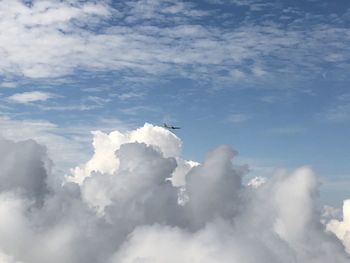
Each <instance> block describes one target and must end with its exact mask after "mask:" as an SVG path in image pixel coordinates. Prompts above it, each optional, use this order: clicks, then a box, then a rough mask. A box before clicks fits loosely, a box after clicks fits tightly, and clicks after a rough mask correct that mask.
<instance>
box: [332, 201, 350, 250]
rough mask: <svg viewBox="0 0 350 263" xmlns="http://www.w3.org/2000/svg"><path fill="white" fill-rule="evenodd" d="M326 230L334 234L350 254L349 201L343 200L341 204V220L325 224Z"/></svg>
mask: <svg viewBox="0 0 350 263" xmlns="http://www.w3.org/2000/svg"><path fill="white" fill-rule="evenodd" d="M326 227H327V230H328V231H330V232H332V233H334V234H335V235H336V236H337V237H338V238H339V239H340V240H341V241H342V242H343V244H344V246H345V248H346V250H347V252H348V253H350V200H345V201H344V204H343V219H342V220H337V219H333V220H330V221H329V222H328V223H327V224H326Z"/></svg>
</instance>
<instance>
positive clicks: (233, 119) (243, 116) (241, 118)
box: [226, 113, 252, 124]
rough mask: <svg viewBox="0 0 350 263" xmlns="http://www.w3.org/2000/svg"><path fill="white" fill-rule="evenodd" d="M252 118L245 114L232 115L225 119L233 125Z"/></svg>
mask: <svg viewBox="0 0 350 263" xmlns="http://www.w3.org/2000/svg"><path fill="white" fill-rule="evenodd" d="M251 118H252V117H251V116H250V115H248V114H245V113H234V114H231V115H229V116H228V117H227V118H226V121H227V122H229V123H233V124H238V123H243V122H246V121H248V120H250V119H251Z"/></svg>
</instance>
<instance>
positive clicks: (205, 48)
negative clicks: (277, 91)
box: [0, 0, 350, 83]
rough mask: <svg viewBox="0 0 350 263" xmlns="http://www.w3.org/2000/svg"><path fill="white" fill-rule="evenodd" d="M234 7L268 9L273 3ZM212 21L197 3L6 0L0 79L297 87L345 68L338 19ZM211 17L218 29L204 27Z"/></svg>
mask: <svg viewBox="0 0 350 263" xmlns="http://www.w3.org/2000/svg"><path fill="white" fill-rule="evenodd" d="M233 3H234V4H236V5H240V6H246V5H248V6H250V7H251V9H259V8H260V9H263V10H266V5H267V4H269V2H266V3H263V2H261V1H233ZM277 7H278V5H277V6H276V8H277ZM281 8H282V7H281ZM216 15H217V13H216V12H214V11H207V10H201V9H200V8H199V6H198V5H197V4H195V3H191V2H182V1H170V0H167V1H165V0H162V1H153V0H152V1H150V0H148V1H146V0H140V1H124V2H122V3H118V4H116V5H114V6H112V5H110V4H108V2H105V1H101V2H93V1H87V2H76V3H74V4H73V3H72V2H71V1H67V2H65V1H45V2H40V1H35V2H33V4H32V5H30V6H28V5H25V4H24V3H23V2H21V1H18V0H16V1H9V0H5V1H2V2H1V3H0V31H1V32H3V34H2V35H1V36H0V50H1V51H0V55H1V57H2V62H1V63H0V74H3V75H18V76H21V75H24V76H25V77H27V78H48V77H49V78H52V77H60V76H68V75H70V74H72V73H74V72H75V71H76V70H80V69H83V70H85V71H99V72H101V71H112V72H115V73H123V77H124V78H128V77H130V76H139V77H142V76H143V75H148V76H150V77H151V76H159V75H162V76H171V75H172V76H183V77H187V78H195V79H202V80H207V79H210V80H220V81H224V82H225V81H227V82H228V83H230V82H232V81H237V80H239V81H242V80H245V81H252V80H253V79H260V78H266V79H269V78H271V77H272V76H275V75H277V76H278V75H280V74H284V75H285V76H289V77H290V78H292V76H293V73H295V72H298V75H299V76H301V77H309V76H310V75H312V76H315V74H316V75H317V74H319V73H320V72H322V68H323V64H324V63H330V66H331V69H334V70H335V69H337V70H338V69H343V70H345V69H346V68H348V64H347V63H346V61H347V60H348V59H349V56H350V55H349V52H348V46H349V43H350V36H349V35H348V34H347V28H344V27H343V25H342V24H341V22H337V21H341V20H342V18H341V17H340V16H337V15H333V16H332V17H329V16H328V15H323V16H322V15H321V16H320V15H319V16H316V15H315V16H313V15H312V14H307V13H302V12H301V13H297V14H293V18H292V21H290V22H289V25H288V27H287V28H286V27H285V26H284V22H283V21H280V20H279V18H278V17H277V18H274V19H267V18H266V19H265V20H266V21H265V20H264V17H263V16H262V17H261V19H263V21H260V22H259V24H257V23H256V21H254V20H253V19H251V18H250V17H248V16H247V17H245V18H242V19H244V23H237V22H235V23H233V22H234V21H233V20H232V21H230V20H229V17H228V18H225V17H227V16H224V15H225V12H224V11H223V16H222V18H217V16H216ZM227 15H229V14H227ZM208 18H213V19H216V20H215V21H217V22H216V23H204V21H208ZM209 20H210V19H209ZM330 20H331V21H332V23H329V21H330ZM315 21H316V22H315ZM242 22H243V20H242ZM305 23H308V25H309V26H308V27H305V26H304V24H305ZM228 25H230V26H228ZM5 36H6V37H5ZM296 47H297V48H296ZM334 49H336V50H337V52H336V53H335V51H334ZM339 59H341V62H342V63H341V65H340V64H339ZM334 63H338V64H334ZM328 68H329V66H328Z"/></svg>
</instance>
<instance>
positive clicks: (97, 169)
mask: <svg viewBox="0 0 350 263" xmlns="http://www.w3.org/2000/svg"><path fill="white" fill-rule="evenodd" d="M94 136H95V137H94V142H93V146H94V147H95V153H94V155H93V156H92V157H91V160H90V161H88V162H87V163H86V164H82V165H81V166H79V169H78V168H76V169H73V170H72V175H71V176H70V177H67V178H70V180H65V179H61V178H56V176H55V174H54V173H53V172H52V170H51V165H50V162H49V161H48V157H47V155H46V152H45V148H43V147H42V146H39V145H38V144H37V143H35V142H33V141H23V142H19V143H14V142H11V141H7V140H4V139H0V143H1V145H2V147H0V149H3V150H1V151H0V164H1V166H2V167H4V169H2V170H1V172H0V178H1V181H0V186H1V187H0V213H1V217H0V259H2V260H3V261H2V262H6V263H14V262H17V263H19V262H22V263H44V262H52V263H58V262H67V263H76V262H86V263H90V262H91V263H116V262H118V263H136V262H152V263H153V262H185V263H186V262H191V263H192V262H232V261H234V262H236V261H237V262H243V263H252V262H257V259H258V261H259V262H262V263H265V262H266V263H274V262H276V263H277V262H278V263H279V262H298V263H306V262H307V263H309V262H311V263H313V262H314V263H323V262H324V263H326V262H327V263H328V262H337V263H343V262H344V263H345V262H348V261H349V258H350V256H349V255H348V254H346V252H345V250H344V247H343V245H342V243H341V242H340V241H339V240H338V239H337V238H336V237H335V236H334V235H332V234H331V233H329V232H326V231H325V227H324V225H322V224H321V223H320V211H318V209H317V205H316V201H317V190H318V180H317V177H316V176H315V175H314V174H313V172H312V170H311V169H310V168H308V167H301V168H299V169H297V170H295V171H293V172H280V173H278V174H275V175H273V176H271V177H270V178H269V180H266V181H265V182H264V183H263V184H260V185H259V187H256V188H255V187H251V186H248V185H245V184H244V183H242V182H243V177H244V175H245V173H246V172H247V169H246V168H244V167H240V166H236V165H235V164H234V161H235V159H234V158H235V156H236V155H237V152H236V151H234V150H232V149H231V148H230V147H229V146H226V145H222V146H219V147H217V148H215V149H213V150H211V151H210V152H209V153H207V155H206V157H205V158H204V161H203V162H202V163H191V162H189V161H186V160H183V159H182V158H181V140H180V139H179V138H178V137H176V136H175V135H174V134H172V133H171V132H170V131H168V130H166V129H163V128H161V127H157V126H153V125H151V124H145V125H144V126H143V127H141V128H139V129H136V130H134V131H127V132H119V131H114V132H111V133H109V134H107V133H103V132H94ZM103 157H105V159H104V158H103ZM184 163H186V164H188V166H186V167H183V168H182V169H181V173H183V174H182V176H181V178H182V179H181V180H183V181H182V182H181V183H178V182H176V180H175V179H174V176H175V174H176V170H177V169H178V167H179V166H181V165H183V164H184ZM72 179H73V180H72ZM38 201H40V202H38ZM345 212H346V213H347V214H348V211H347V209H346V211H345ZM344 220H348V216H346V217H344Z"/></svg>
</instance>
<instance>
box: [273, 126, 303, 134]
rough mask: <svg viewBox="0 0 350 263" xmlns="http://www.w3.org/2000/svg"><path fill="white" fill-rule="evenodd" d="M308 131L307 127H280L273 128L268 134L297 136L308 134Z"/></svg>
mask: <svg viewBox="0 0 350 263" xmlns="http://www.w3.org/2000/svg"><path fill="white" fill-rule="evenodd" d="M306 131H307V129H306V128H305V127H299V126H288V127H278V128H271V129H269V130H267V133H268V134H274V135H295V134H300V133H304V132H306Z"/></svg>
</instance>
